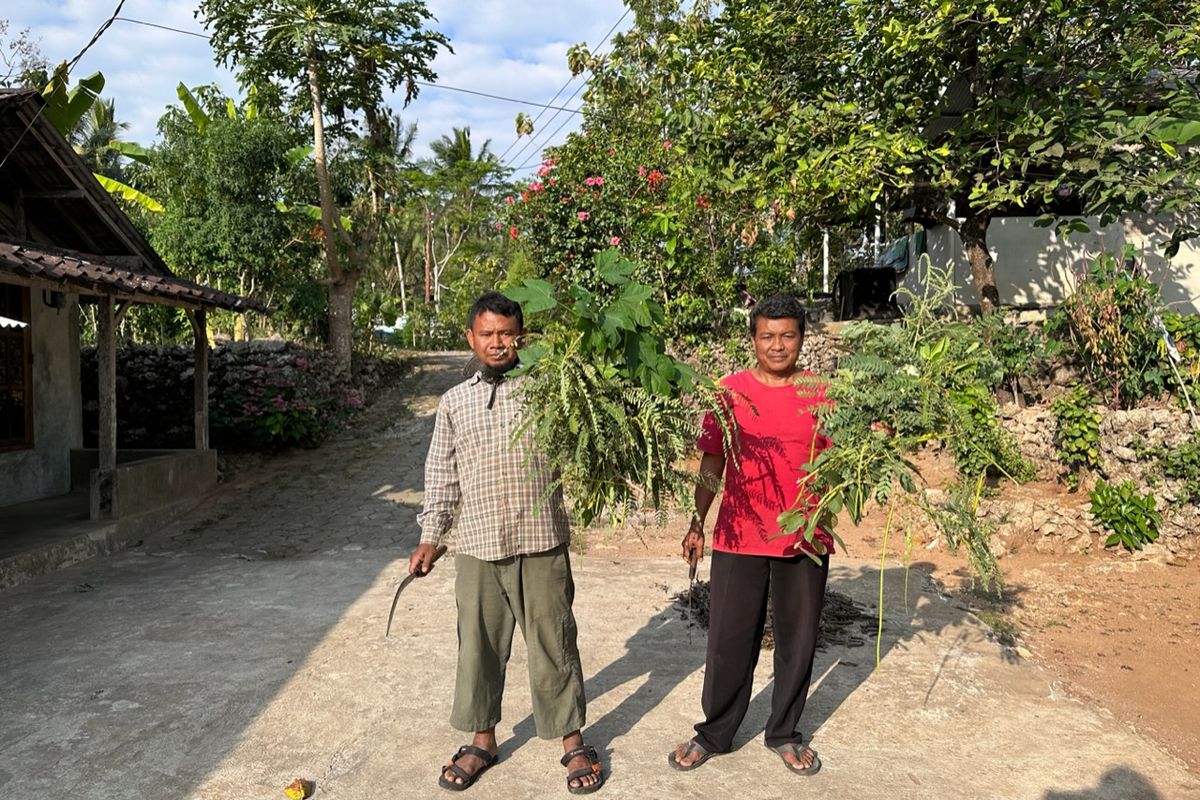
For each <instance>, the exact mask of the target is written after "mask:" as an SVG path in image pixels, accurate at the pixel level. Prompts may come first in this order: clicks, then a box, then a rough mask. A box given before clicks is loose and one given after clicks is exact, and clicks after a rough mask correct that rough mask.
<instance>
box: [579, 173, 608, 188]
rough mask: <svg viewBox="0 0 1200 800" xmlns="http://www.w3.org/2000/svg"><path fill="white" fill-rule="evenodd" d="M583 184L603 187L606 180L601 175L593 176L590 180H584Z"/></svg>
mask: <svg viewBox="0 0 1200 800" xmlns="http://www.w3.org/2000/svg"><path fill="white" fill-rule="evenodd" d="M583 182H584V183H585V184H587V185H588V186H603V185H604V178H601V177H600V176H599V175H593V176H592V177H590V178H584V180H583Z"/></svg>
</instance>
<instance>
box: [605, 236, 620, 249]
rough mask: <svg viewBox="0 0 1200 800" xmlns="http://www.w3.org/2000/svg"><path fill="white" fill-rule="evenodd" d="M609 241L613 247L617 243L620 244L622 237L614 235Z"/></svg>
mask: <svg viewBox="0 0 1200 800" xmlns="http://www.w3.org/2000/svg"><path fill="white" fill-rule="evenodd" d="M608 243H609V244H611V245H612V246H613V247H616V246H617V245H619V244H620V243H621V237H620V236H614V237H612V238H611V239H609V240H608Z"/></svg>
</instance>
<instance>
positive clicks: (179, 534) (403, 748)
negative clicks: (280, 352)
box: [0, 359, 1200, 800]
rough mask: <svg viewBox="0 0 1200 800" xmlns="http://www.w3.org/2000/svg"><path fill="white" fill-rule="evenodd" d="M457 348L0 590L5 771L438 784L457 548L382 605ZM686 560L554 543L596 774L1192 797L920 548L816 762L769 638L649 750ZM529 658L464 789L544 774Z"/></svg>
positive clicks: (662, 706)
mask: <svg viewBox="0 0 1200 800" xmlns="http://www.w3.org/2000/svg"><path fill="white" fill-rule="evenodd" d="M457 368H458V361H456V360H454V359H443V360H430V361H427V362H426V364H425V369H424V371H422V372H420V373H418V375H417V376H415V377H414V379H413V380H414V381H417V382H419V386H417V385H414V387H415V388H416V389H421V387H424V390H420V391H415V392H413V393H410V395H409V401H408V402H409V406H410V408H411V409H412V414H404V413H402V412H401V411H400V409H399V408H393V409H390V410H389V409H387V408H384V409H382V410H381V411H377V412H376V414H377V416H376V417H375V418H373V419H374V422H373V423H372V424H371V425H367V426H365V427H364V428H363V429H362V431H360V432H359V433H356V434H354V435H347V436H344V437H341V438H340V439H339V440H338V441H336V442H334V443H332V444H331V445H330V446H328V447H325V448H322V449H321V450H319V451H315V452H313V453H309V454H302V456H301V457H300V462H298V465H297V466H295V467H294V468H293V469H292V470H291V471H290V472H289V474H288V475H287V476H284V477H283V478H280V479H279V480H278V481H274V480H272V481H266V482H263V483H260V484H259V485H257V486H256V487H254V488H252V489H249V490H247V491H244V492H241V493H233V494H230V495H229V496H227V497H224V498H221V499H219V502H216V503H214V505H213V507H212V508H210V509H207V510H206V511H205V512H204V513H203V514H201V515H200V516H198V517H194V518H193V519H191V520H188V521H185V522H184V523H182V524H181V525H180V526H177V527H176V528H173V529H171V530H168V531H164V532H163V535H162V537H159V538H158V539H156V540H154V541H151V542H147V543H146V545H145V546H143V547H141V548H137V549H135V550H130V551H127V552H125V553H122V554H118V555H115V556H110V557H107V558H103V559H97V560H94V561H91V562H87V563H84V564H80V565H77V566H75V567H72V568H69V569H67V570H63V571H61V572H58V573H55V574H53V575H48V576H44V577H42V578H38V579H35V580H33V581H31V582H29V583H27V584H25V585H22V586H19V587H17V588H15V589H11V590H8V591H5V592H2V593H0V641H2V642H3V648H2V649H0V676H2V679H0V796H3V797H5V798H16V799H18V800H58V799H59V798H73V799H75V800H91V799H92V798H95V800H126V799H128V800H134V799H137V800H142V799H143V798H172V800H175V799H178V800H184V799H185V798H187V799H193V798H194V799H195V800H201V799H204V800H208V799H210V798H211V799H212V800H218V799H220V800H256V799H257V798H264V799H266V798H270V799H271V800H279V798H282V797H283V787H284V786H285V785H287V783H288V782H290V781H291V780H292V779H293V778H296V777H304V778H308V779H311V780H315V781H316V784H317V793H316V795H315V796H316V797H317V798H321V799H322V800H324V799H325V798H328V800H356V799H359V798H362V799H363V800H365V799H366V798H372V799H374V798H429V797H439V796H448V795H447V793H445V792H444V791H443V790H441V789H439V788H438V787H437V785H436V779H437V774H438V768H439V765H440V764H442V763H444V761H445V759H446V758H447V756H449V755H450V754H451V753H452V752H453V751H454V749H455V748H456V747H457V745H459V744H461V743H463V742H464V741H465V738H464V735H463V734H460V733H458V732H455V731H452V730H451V729H450V728H449V727H448V725H447V723H446V717H447V715H448V712H449V703H450V696H451V690H452V683H453V678H454V651H455V635H454V622H453V620H454V611H453V604H454V601H453V593H452V587H453V568H454V567H453V562H452V559H446V560H445V561H444V562H443V563H441V564H439V566H438V568H437V569H436V570H435V571H434V572H433V574H431V575H430V576H428V577H427V578H424V579H421V580H419V581H417V582H415V583H414V584H413V585H412V586H411V587H410V588H409V590H408V591H407V592H406V593H405V595H404V596H403V597H402V599H401V603H400V606H399V608H398V609H397V619H396V623H395V625H394V627H393V631H392V636H391V637H390V638H384V636H383V633H384V624H385V620H386V617H387V611H388V605H389V603H390V600H391V593H392V590H393V589H394V587H395V583H396V581H397V580H398V579H399V577H400V576H401V575H402V573H403V571H404V557H405V556H406V554H407V552H408V551H409V549H410V548H411V546H412V544H413V542H414V541H415V532H414V528H413V527H412V515H413V514H414V513H415V509H416V507H417V505H418V504H419V500H420V491H419V490H420V487H419V464H420V461H421V459H422V458H423V455H424V449H425V441H426V439H425V438H422V437H426V438H427V436H428V432H429V429H430V417H429V414H430V413H431V411H432V407H433V402H434V401H435V400H436V395H437V394H438V393H439V392H440V391H442V390H443V389H444V388H445V386H447V385H448V384H449V383H452V382H453V380H454V370H455V369H457ZM379 415H382V416H379ZM364 431H365V432H364ZM364 437H366V438H364ZM285 478H286V479H285ZM683 572H684V571H683V570H682V569H681V565H680V563H679V562H678V561H677V560H658V559H631V560H622V561H614V560H612V559H608V558H604V557H602V556H587V557H585V558H583V559H582V560H577V562H576V578H577V583H578V587H579V591H578V599H577V612H578V617H579V623H580V641H581V648H582V652H583V658H584V668H585V674H586V675H587V681H588V697H589V702H590V706H589V715H588V716H589V725H588V728H587V729H586V730H585V735H586V737H587V739H588V740H589V742H591V743H592V744H594V745H595V746H596V747H597V749H598V750H600V751H601V753H602V754H603V757H604V760H605V764H606V767H607V769H608V771H609V772H610V778H609V781H608V784H607V785H606V786H605V787H604V788H603V790H602V791H601V793H600V794H598V795H597V796H598V797H607V798H637V800H643V799H644V798H651V797H654V798H695V797H723V796H731V797H739V798H747V800H752V799H754V798H782V797H793V796H796V795H798V794H800V795H806V796H813V797H824V798H847V800H874V799H875V798H879V799H880V800H903V799H906V798H913V800H917V799H918V798H920V800H937V799H939V798H946V799H947V800H950V799H952V798H953V799H955V800H957V799H959V798H981V799H984V798H986V799H989V800H990V799H992V798H1002V799H1003V800H1190V799H1191V798H1200V780H1197V778H1196V776H1194V775H1191V774H1190V773H1188V772H1187V771H1186V769H1185V768H1184V766H1183V765H1182V764H1181V763H1180V762H1178V761H1177V760H1175V759H1174V758H1172V757H1170V756H1169V755H1167V754H1166V753H1165V752H1163V751H1162V750H1161V749H1160V748H1158V747H1157V746H1155V745H1154V744H1153V743H1152V742H1150V741H1149V740H1147V739H1144V738H1142V737H1140V736H1138V735H1137V733H1136V732H1134V731H1132V730H1130V729H1129V728H1128V727H1127V726H1125V725H1123V724H1121V723H1119V722H1118V721H1116V720H1114V719H1113V718H1112V717H1111V716H1110V715H1108V714H1107V713H1105V712H1103V711H1102V710H1097V709H1095V708H1092V707H1089V706H1087V705H1084V704H1082V703H1080V702H1077V701H1075V700H1072V699H1070V698H1068V697H1067V696H1066V695H1065V694H1064V692H1063V691H1062V689H1061V687H1058V686H1056V685H1055V684H1054V682H1053V681H1052V680H1051V679H1050V677H1049V676H1048V675H1047V674H1046V673H1044V672H1043V671H1042V670H1040V669H1039V668H1037V667H1036V666H1032V665H1030V664H1028V663H1025V662H1021V661H1020V660H1019V659H1017V658H1016V656H1015V655H1014V654H1012V653H1011V652H1010V651H1008V650H1006V649H1005V648H1002V647H1000V646H999V645H998V644H996V643H994V642H992V641H990V640H989V639H988V637H987V635H986V633H987V631H986V629H985V628H984V627H983V626H982V625H981V624H980V623H979V622H978V621H977V620H975V619H974V618H973V617H970V616H969V615H966V614H965V613H964V612H962V611H960V610H959V609H957V608H955V607H954V606H953V605H951V604H949V603H947V602H944V601H943V600H941V599H940V598H939V597H938V596H937V595H936V594H935V593H934V592H932V591H931V590H929V589H928V588H927V587H925V586H923V585H918V584H919V583H920V581H919V580H918V577H919V576H917V575H916V573H914V574H913V580H912V585H911V586H910V587H909V597H908V603H907V604H906V603H905V601H904V598H903V596H902V592H903V591H904V581H903V578H902V574H901V572H900V570H898V569H896V570H889V574H888V575H886V576H885V578H886V580H885V585H886V587H887V596H886V599H885V615H886V618H887V620H888V622H887V626H886V628H885V632H884V637H883V641H882V645H881V652H882V662H881V665H880V667H879V668H878V669H876V668H875V663H874V647H873V646H872V645H871V644H868V645H867V646H864V647H858V648H847V647H832V648H830V649H829V650H827V651H826V652H823V653H821V654H820V655H819V656H818V661H817V665H816V672H815V677H814V686H813V689H812V695H811V698H810V701H809V705H808V708H807V710H806V712H805V717H804V720H803V727H804V733H805V735H806V737H807V736H811V737H812V739H813V746H814V747H815V748H816V749H817V750H819V752H820V754H821V757H822V760H823V762H824V769H823V770H822V771H821V773H820V774H818V775H817V776H815V777H811V778H801V777H797V776H793V775H791V774H789V773H788V772H787V771H786V770H785V768H784V767H783V766H782V764H781V763H780V762H779V760H778V758H777V757H776V756H775V755H774V754H772V753H770V752H769V751H767V750H766V749H764V748H763V747H762V746H761V731H762V727H763V725H764V723H765V720H766V715H767V710H768V703H769V692H770V677H771V665H770V658H769V657H767V658H764V663H761V664H760V665H759V669H758V674H757V676H756V682H755V698H754V701H753V703H752V706H751V711H750V714H749V716H748V718H747V720H746V722H745V723H744V725H743V728H742V731H741V733H740V735H739V737H738V742H737V749H736V750H735V752H733V753H730V754H728V755H724V756H721V757H718V758H714V759H712V760H711V761H709V762H708V763H707V764H705V765H704V766H703V767H701V768H700V769H698V770H696V771H695V772H692V773H687V774H680V773H676V772H674V771H673V770H671V769H670V768H669V767H668V766H667V764H666V757H667V756H666V754H667V752H668V751H669V750H670V749H671V748H672V747H673V745H674V744H675V743H676V742H677V741H680V740H682V739H683V738H686V737H688V736H689V735H690V732H691V725H692V724H693V723H694V722H695V721H696V716H697V714H698V713H699V696H700V686H701V681H702V678H703V674H702V673H703V653H704V634H703V632H701V631H698V630H696V629H695V628H691V627H689V626H688V625H687V624H686V623H685V622H683V621H682V620H681V619H680V615H679V613H678V610H677V609H675V608H673V607H672V605H671V601H670V596H671V595H672V594H674V593H675V592H677V591H679V590H681V589H683V588H685V585H686V579H685V576H684V574H683ZM877 580H878V573H877V572H876V571H875V570H874V569H873V568H872V567H870V566H868V565H865V564H862V563H858V562H854V561H851V560H848V559H841V560H840V561H839V562H837V564H836V566H835V568H834V570H833V571H832V574H831V583H830V587H831V588H832V589H836V590H838V591H840V592H843V593H845V594H848V595H850V596H852V597H854V598H856V599H857V600H858V601H859V602H860V603H862V604H863V605H864V606H868V605H869V604H871V603H872V602H874V600H875V598H876V593H877V591H878V582H877ZM906 609H907V610H906ZM525 675H526V673H525V663H524V650H523V648H522V647H521V646H519V645H518V646H517V647H516V648H515V650H514V656H513V662H512V664H511V668H510V671H509V677H510V680H509V691H508V694H507V698H506V707H505V714H506V718H505V720H504V722H503V723H502V724H501V726H500V730H499V732H500V736H501V755H502V761H501V762H500V763H498V764H497V765H496V766H495V767H494V768H493V769H492V770H491V771H490V772H489V773H488V774H487V775H485V776H484V777H483V778H482V779H481V780H480V782H479V784H478V785H477V786H476V787H474V788H473V789H471V790H470V792H471V794H470V795H468V796H475V797H489V798H491V799H492V800H507V799H508V798H535V797H536V798H542V797H548V796H549V797H553V796H563V795H565V794H566V790H565V788H564V782H563V775H564V770H563V769H562V768H561V767H560V766H559V765H558V755H559V753H560V752H561V750H560V747H559V745H558V743H557V742H545V741H541V740H538V739H537V738H536V737H535V736H534V735H533V730H532V727H533V726H532V720H531V719H530V717H529V711H530V707H529V693H528V688H527V686H526V679H525ZM1131 680H1132V678H1131ZM1130 688H1131V691H1135V690H1136V686H1135V685H1132V684H1131V687H1130Z"/></svg>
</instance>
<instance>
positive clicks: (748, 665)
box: [696, 551, 829, 753]
mask: <svg viewBox="0 0 1200 800" xmlns="http://www.w3.org/2000/svg"><path fill="white" fill-rule="evenodd" d="M828 577H829V559H828V558H822V559H821V563H819V564H818V563H816V562H814V561H813V560H812V559H811V558H809V557H808V556H804V555H800V556H795V557H793V558H774V557H770V556H748V555H734V554H733V553H723V552H720V551H714V552H713V554H712V575H711V582H710V584H709V623H708V660H707V663H706V665H705V672H704V694H703V696H702V701H701V702H702V706H703V709H704V722H701V723H700V724H699V725H697V726H696V740H697V741H698V742H699V743H700V744H701V745H702V746H703V747H704V748H705V749H706V750H709V751H711V752H715V753H724V752H728V750H729V749H730V747H732V745H733V735H734V734H735V733H736V732H737V729H738V726H739V725H740V724H741V723H742V718H743V717H745V716H746V709H747V708H749V706H750V694H751V689H752V684H753V681H754V667H755V666H756V665H757V664H758V653H759V649H760V646H761V643H762V635H763V626H764V625H765V624H766V618H767V594H768V586H769V587H770V596H771V609H772V611H773V612H774V614H775V690H774V693H773V694H772V696H771V717H770V719H769V720H768V721H767V729H766V735H765V737H764V738H765V740H766V744H767V745H769V746H771V747H776V746H778V745H781V744H784V743H786V742H796V741H799V739H800V737H799V734H798V733H797V732H796V731H797V726H798V725H799V724H800V714H801V713H802V712H803V711H804V703H805V700H807V699H808V684H809V681H811V680H812V666H813V654H814V652H815V651H816V647H817V630H818V626H819V625H820V622H821V607H822V606H823V605H824V603H825V580H826V578H828Z"/></svg>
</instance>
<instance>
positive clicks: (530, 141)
mask: <svg viewBox="0 0 1200 800" xmlns="http://www.w3.org/2000/svg"><path fill="white" fill-rule="evenodd" d="M631 10H632V8H631V7H630V8H626V9H625V13H624V14H622V15H621V18H620V19H618V20H617V21H616V22H614V23H613V25H612V27H611V28H609V29H608V33H606V34H604V38H603V39H601V40H600V44H598V45H596V49H597V50H598V49H600V48H601V47H604V45H605V44H606V43H607V42H608V40H609V38H611V37H612V35H613V32H614V31H615V30H616V29H617V28H618V27H619V26H620V24H621V23H622V22H624V21H625V18H626V17H628V16H629V12H630V11H631ZM576 77H578V76H576V75H572V76H571V77H569V78H567V82H566V83H564V84H563V85H562V86H561V87H559V90H558V91H557V92H555V93H554V97H552V98H550V102H551V103H553V102H554V100H555V99H556V98H557V97H558V96H559V95H560V94H562V93H563V91H564V90H565V89H566V88H567V87H568V86H570V85H571V81H573V80H575V78H576ZM584 85H586V81H585V82H584ZM582 88H583V87H582V86H581V87H580V89H582ZM580 89H576V90H575V94H572V95H571V96H570V97H568V98H567V100H566V102H568V103H569V102H571V100H572V99H574V98H575V95H577V94H579V91H580ZM544 113H545V111H542V112H539V113H538V115H537V116H536V117H534V118H533V125H534V126H535V129H536V126H537V123H538V120H540V119H541V118H542V114H544ZM557 116H558V114H557V113H555V114H552V115H551V116H550V119H548V120H546V127H547V128H549V127H550V125H551V124H552V123H553V122H554V119H555V117H557ZM561 129H562V126H561V125H560V126H559V127H558V129H556V130H555V133H557V132H558V131H559V130H561ZM536 138H537V137H536V136H530V138H529V141H527V142H526V143H525V146H524V147H522V148H521V149H520V150H518V151H517V153H516V154H515V155H514V156H513V157H512V159H511V160H512V161H516V160H517V159H518V158H520V157H521V153H523V152H525V150H527V149H528V148H529V146H530V144H532V143H533V141H534V140H535V139H536ZM519 141H521V137H520V136H519V135H518V136H517V138H515V139H513V142H512V144H510V145H509V146H508V147H506V148H505V149H504V152H503V153H501V154H500V161H504V157H505V156H506V155H508V152H509V151H510V150H512V149H513V148H514V147H516V146H517V142H519ZM546 141H549V140H546ZM542 146H543V147H545V141H543V143H542Z"/></svg>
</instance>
